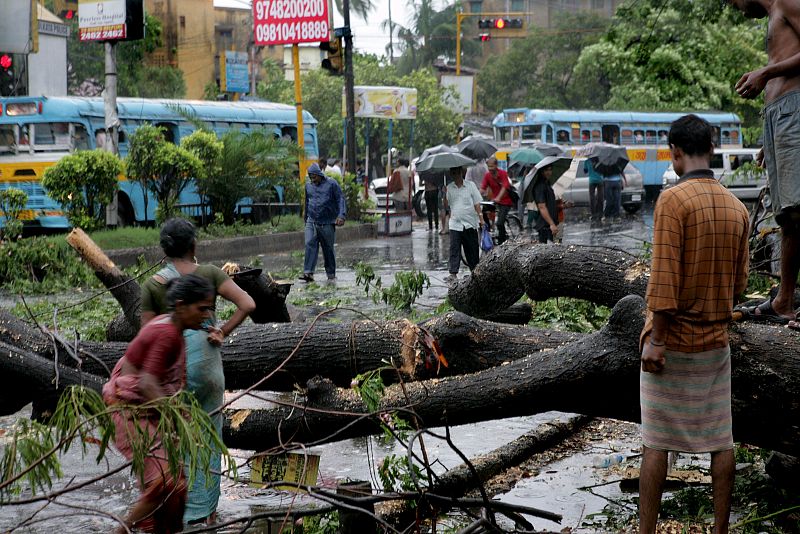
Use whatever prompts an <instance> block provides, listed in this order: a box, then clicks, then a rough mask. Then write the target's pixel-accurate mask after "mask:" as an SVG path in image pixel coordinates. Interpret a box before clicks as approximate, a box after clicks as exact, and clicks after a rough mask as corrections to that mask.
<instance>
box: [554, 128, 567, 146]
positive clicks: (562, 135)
mask: <svg viewBox="0 0 800 534" xmlns="http://www.w3.org/2000/svg"><path fill="white" fill-rule="evenodd" d="M556 142H557V143H569V130H559V131H558V133H556Z"/></svg>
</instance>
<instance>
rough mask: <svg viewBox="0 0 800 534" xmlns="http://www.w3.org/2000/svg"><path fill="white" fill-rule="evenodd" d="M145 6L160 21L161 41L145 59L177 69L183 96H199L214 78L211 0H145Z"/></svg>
mask: <svg viewBox="0 0 800 534" xmlns="http://www.w3.org/2000/svg"><path fill="white" fill-rule="evenodd" d="M145 10H147V12H148V13H150V14H151V15H153V16H154V17H156V18H157V19H159V20H160V21H161V24H162V26H163V33H162V41H163V43H164V46H163V47H161V48H159V49H158V50H156V51H155V52H153V53H152V54H150V56H149V57H148V59H147V62H148V63H149V64H150V65H156V66H163V67H167V66H169V67H175V68H177V69H180V70H181V71H182V72H183V79H184V81H185V82H186V98H202V97H203V90H204V89H205V87H206V85H207V84H209V83H213V82H214V81H215V79H214V73H215V70H214V69H215V62H214V58H215V56H216V50H215V46H214V42H215V41H214V3H213V0H145Z"/></svg>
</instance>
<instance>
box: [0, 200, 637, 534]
mask: <svg viewBox="0 0 800 534" xmlns="http://www.w3.org/2000/svg"><path fill="white" fill-rule="evenodd" d="M414 228H415V229H414V231H413V232H412V234H411V235H408V236H400V237H390V238H383V237H380V238H376V239H370V240H362V241H357V242H351V243H342V244H340V245H337V246H336V255H337V262H338V266H339V267H338V269H337V281H336V282H335V284H327V283H321V284H312V285H307V284H304V283H301V282H297V283H296V285H295V286H294V287H293V288H292V291H291V293H290V299H289V300H290V301H291V302H294V304H295V308H296V311H297V313H298V314H299V315H300V316H302V315H304V314H305V315H306V316H311V315H313V314H314V313H316V312H318V311H321V310H323V309H327V308H330V307H331V306H334V305H339V306H342V307H345V308H348V309H347V310H341V311H339V312H337V314H338V319H347V318H351V317H358V316H359V314H364V313H366V314H369V315H370V316H371V317H381V316H384V317H395V316H396V315H397V313H396V312H393V311H391V310H389V309H388V308H386V307H385V306H383V305H379V304H375V303H373V302H372V301H371V300H370V299H369V298H367V297H365V295H364V291H363V289H361V288H358V287H356V286H355V273H354V270H353V266H354V265H355V264H356V263H357V262H360V261H361V262H365V263H368V264H370V265H372V266H373V268H374V269H375V272H376V274H377V275H379V276H381V277H383V283H384V285H387V284H389V283H391V281H392V280H391V279H392V276H393V274H394V273H395V272H397V271H400V270H408V269H411V268H415V269H418V270H422V271H424V272H426V273H427V274H428V275H429V277H430V279H431V287H430V288H429V289H427V290H426V291H425V293H424V294H423V296H422V297H421V299H420V300H419V301H418V305H417V306H418V309H420V310H421V311H430V310H431V309H432V308H433V307H435V306H437V305H438V304H440V303H441V302H442V300H443V299H444V297H445V296H446V292H447V287H446V284H445V282H444V278H445V276H447V274H448V272H447V257H448V244H449V240H448V236H446V235H444V236H442V235H438V234H436V233H435V232H429V231H428V230H427V225H425V224H423V223H421V222H418V221H417V222H415V225H414ZM564 230H565V231H564V236H563V241H564V243H567V244H571V243H575V244H585V245H597V246H613V247H617V248H622V249H625V250H628V251H630V252H633V253H637V252H639V251H640V250H641V248H642V244H643V242H644V241H649V240H650V237H651V235H652V212H645V213H643V214H637V215H635V216H633V217H626V218H623V219H622V220H620V221H616V222H612V223H608V224H600V225H592V224H590V222H589V221H588V219H587V217H586V212H585V211H583V210H568V211H567V221H566V224H565V227H564ZM238 260H239V261H241V262H244V263H252V262H253V258H252V257H245V258H239V259H238ZM258 261H259V262H260V263H262V264H263V266H264V268H265V269H267V270H269V271H271V272H274V273H281V274H283V275H284V276H293V277H296V276H297V274H299V273H300V272H301V270H302V263H303V258H302V253H298V252H293V253H284V254H277V255H264V256H261V257H259V259H258ZM461 276H466V274H465V269H462V273H461ZM317 277H318V279H319V278H323V279H324V271H323V270H322V260H321V258H320V264H319V265H318V267H317ZM355 310H357V311H355ZM334 317H336V314H334ZM301 318H302V317H301ZM268 405H269V403H268V402H267V401H266V400H264V399H263V398H262V399H252V398H251V399H243V400H241V401H239V402H238V403H237V404H236V406H237V407H264V406H268ZM25 415H26V413H25V411H23V412H21V413H20V414H16V415H15V416H10V417H3V418H0V429H7V428H8V427H9V426H10V425H11V424H12V423H13V421H14V420H16V419H17V418H18V417H20V416H25ZM557 417H563V415H562V414H558V413H556V412H552V413H545V414H538V415H536V416H533V417H524V418H512V419H501V420H496V421H491V422H486V423H481V424H475V425H464V426H461V427H456V428H454V429H452V437H453V440H454V442H455V443H456V445H457V446H458V447H459V448H460V449H461V450H462V452H463V453H465V454H466V455H467V456H470V457H471V456H474V455H476V454H480V453H485V452H489V451H491V450H493V449H494V448H497V447H499V446H501V445H504V444H505V443H507V442H509V441H511V440H513V439H515V438H517V437H519V436H520V435H522V434H524V433H525V432H527V431H529V430H531V429H533V428H535V427H536V426H537V425H539V424H541V423H543V422H546V421H549V420H552V419H553V418H557ZM437 430H441V429H437ZM0 434H1V433H0ZM2 439H3V438H2V437H1V436H0V444H2V443H3V442H2ZM426 444H427V447H428V449H429V453H430V454H431V456H432V457H434V458H436V459H437V460H438V461H439V463H438V464H437V467H436V470H437V471H439V472H441V471H443V470H444V469H445V468H450V467H453V466H455V465H457V464H459V463H460V459H459V458H458V456H457V455H456V453H455V452H454V451H452V450H450V448H449V447H448V446H447V445H446V443H444V442H441V441H438V440H434V439H431V438H426ZM601 445H602V446H606V445H607V444H601ZM636 445H637V444H636V443H623V444H620V446H621V447H624V446H636ZM312 452H315V453H317V454H320V455H321V461H320V483H322V484H325V485H335V483H336V480H341V479H345V478H349V479H362V480H371V481H373V486H374V487H378V486H379V485H380V484H379V481H378V478H377V475H376V466H377V465H378V464H379V463H380V462H381V461H382V459H383V458H384V457H385V456H387V455H389V454H398V455H404V454H405V452H406V451H405V449H404V448H402V447H399V446H397V445H395V444H386V443H384V442H383V441H382V440H381V439H380V438H369V439H367V438H364V439H355V440H348V441H345V442H340V443H334V444H329V445H326V446H322V447H318V448H315V449H313V450H312ZM234 453H235V455H236V456H238V457H240V458H241V459H242V460H244V459H246V457H247V455H248V453H247V451H234ZM593 453H594V452H593V451H592V450H587V451H585V453H584V454H577V455H574V456H572V457H570V458H568V459H565V460H563V461H562V462H561V463H559V464H558V465H554V466H552V468H549V469H548V471H556V472H558V473H563V475H556V474H553V473H550V474H547V473H544V474H543V475H540V476H539V477H535V478H532V479H528V480H526V481H523V482H522V483H520V484H519V485H518V486H517V488H515V489H514V490H513V491H512V492H510V493H509V494H507V495H505V496H502V497H501V499H503V500H508V501H509V502H518V503H521V504H526V505H528V506H534V507H538V508H542V509H546V510H550V511H553V512H557V513H561V514H563V515H564V521H563V522H562V524H561V527H563V526H573V527H574V526H576V525H577V524H578V523H580V520H581V517H585V516H586V515H587V514H590V513H593V512H599V511H600V510H602V508H603V506H604V505H605V504H606V502H607V501H606V500H605V499H609V498H610V499H613V498H618V497H619V496H620V492H619V489H618V488H616V487H615V486H607V487H604V488H603V490H602V491H603V496H602V497H595V496H591V495H589V494H586V493H585V492H578V491H576V489H575V488H576V487H577V486H580V485H586V484H589V483H592V482H593V481H594V482H595V483H596V482H597V478H596V477H597V473H596V470H593V468H592V467H591V454H593ZM120 462H121V457H120V456H119V455H117V454H116V453H114V452H112V453H111V455H110V457H109V465H110V466H111V467H113V466H115V465H119V464H120ZM62 464H63V467H64V471H65V473H64V477H63V478H62V480H61V481H60V482H59V483H58V484H57V486H58V485H60V484H63V483H65V482H66V481H68V480H70V479H71V478H72V477H75V478H76V480H82V479H85V478H86V477H91V476H94V475H99V474H101V473H103V472H105V471H106V469H107V466H106V463H105V462H104V463H102V464H100V465H96V464H95V462H94V461H93V459H92V453H91V451H90V454H89V456H87V458H85V459H81V457H80V455H79V453H78V451H77V450H76V449H75V448H73V449H72V450H71V451H70V452H69V453H68V454H67V455H66V456H65V457H64V458H63V459H62ZM240 473H241V474H243V475H245V476H246V475H247V474H248V473H247V469H246V468H244V469H242V470H241V471H240ZM615 488H616V489H615ZM137 494H138V492H137V491H136V490H135V488H134V481H133V479H132V478H131V477H130V476H128V475H127V474H125V473H121V474H117V475H115V476H113V477H111V478H109V479H107V480H105V481H103V482H100V483H98V484H95V485H92V486H89V487H87V488H85V489H82V490H80V491H77V492H74V493H71V494H69V495H67V496H65V497H62V498H60V499H59V502H61V504H55V503H54V504H51V505H49V506H47V507H46V508H44V509H43V510H41V511H39V512H37V510H38V509H39V508H40V507H41V504H40V505H34V506H30V505H29V506H24V507H23V506H14V507H9V506H3V507H0V531H3V532H5V531H6V530H7V529H9V528H12V527H13V526H15V525H17V524H19V523H20V522H21V521H23V520H25V519H26V518H28V517H33V520H32V522H31V523H30V524H29V526H27V527H25V528H23V529H21V531H22V532H35V533H49V532H53V531H55V530H62V531H64V532H107V531H109V530H110V528H111V525H113V522H112V520H110V519H109V518H108V517H107V516H104V515H103V514H117V515H124V513H125V512H126V510H127V508H128V506H129V505H130V504H131V503H132V502H133V501H134V500H135V499H136V496H137ZM305 500H306V499H304V498H302V497H297V496H293V495H291V494H286V493H278V492H272V491H265V490H258V489H255V488H250V487H248V486H247V485H246V484H244V483H233V482H230V481H227V482H225V483H224V484H223V497H222V499H221V501H220V506H219V514H220V519H221V520H229V519H232V518H234V517H241V516H243V515H248V514H249V513H251V512H256V511H263V510H264V509H265V508H270V507H280V506H288V505H289V504H291V503H294V504H295V505H298V504H300V503H303V502H304V501H305ZM67 506H68V507H67ZM75 507H79V508H82V509H84V510H87V509H91V510H94V511H86V512H84V513H80V512H78V511H77V510H76V508H75ZM529 519H531V520H532V522H533V523H534V525H535V526H536V527H537V528H540V529H543V528H547V529H558V528H559V525H557V524H555V523H551V522H548V521H544V520H536V519H533V518H529ZM233 531H234V530H231V532H233ZM579 531H582V532H594V529H591V528H588V529H580V530H579ZM248 532H268V529H267V527H266V526H265V525H261V526H258V527H256V528H255V529H252V530H249V531H248Z"/></svg>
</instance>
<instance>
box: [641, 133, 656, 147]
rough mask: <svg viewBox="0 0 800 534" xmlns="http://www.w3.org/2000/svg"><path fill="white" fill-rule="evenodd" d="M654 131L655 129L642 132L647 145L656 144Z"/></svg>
mask: <svg viewBox="0 0 800 534" xmlns="http://www.w3.org/2000/svg"><path fill="white" fill-rule="evenodd" d="M656 139H658V138H657V137H656V131H655V130H647V131H646V132H645V134H644V140H645V142H646V143H647V144H648V145H655V144H656Z"/></svg>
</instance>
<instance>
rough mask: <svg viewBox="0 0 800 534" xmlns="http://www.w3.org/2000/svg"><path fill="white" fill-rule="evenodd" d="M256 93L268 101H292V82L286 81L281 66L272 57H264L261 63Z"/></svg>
mask: <svg viewBox="0 0 800 534" xmlns="http://www.w3.org/2000/svg"><path fill="white" fill-rule="evenodd" d="M256 94H258V97H259V98H263V99H264V100H267V101H269V102H283V103H284V104H293V103H294V83H292V82H290V81H288V80H287V79H286V76H285V74H284V70H283V67H282V66H281V65H280V64H278V62H277V61H275V60H274V59H269V58H267V59H265V60H264V62H263V63H262V64H261V81H259V82H258V86H257V87H256Z"/></svg>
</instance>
